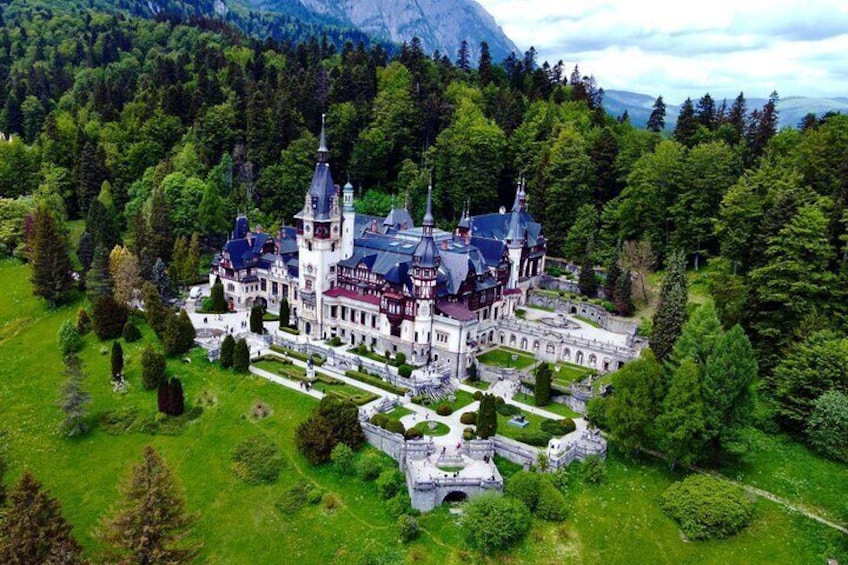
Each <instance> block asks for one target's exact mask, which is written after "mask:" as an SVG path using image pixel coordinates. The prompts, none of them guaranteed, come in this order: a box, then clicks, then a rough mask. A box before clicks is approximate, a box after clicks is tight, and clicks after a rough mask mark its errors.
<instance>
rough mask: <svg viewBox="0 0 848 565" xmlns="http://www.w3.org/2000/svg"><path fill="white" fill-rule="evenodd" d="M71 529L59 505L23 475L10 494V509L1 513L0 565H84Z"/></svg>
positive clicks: (33, 478)
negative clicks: (47, 564)
mask: <svg viewBox="0 0 848 565" xmlns="http://www.w3.org/2000/svg"><path fill="white" fill-rule="evenodd" d="M72 528H73V527H72V526H71V524H69V523H68V522H67V521H66V520H65V519H64V518H63V517H62V510H61V506H60V504H59V501H58V500H56V499H55V498H52V497H51V496H50V495H49V494H48V493H46V492H45V491H44V490H42V485H41V483H40V482H39V481H38V480H37V479H36V478H35V477H33V476H32V474H31V473H30V472H29V471H24V473H23V475H21V478H20V480H19V481H18V482H17V483H16V484H15V486H14V487H13V488H12V490H11V491H10V492H9V506H8V508H6V509H5V511H4V512H0V563H9V564H10V565H11V564H21V565H23V564H28V563H32V564H36V563H49V564H53V563H56V564H58V563H61V564H63V565H75V564H78V563H80V564H81V563H85V561H83V559H82V546H80V544H79V543H77V541H76V540H75V539H74V537H73V536H72V535H71V530H72Z"/></svg>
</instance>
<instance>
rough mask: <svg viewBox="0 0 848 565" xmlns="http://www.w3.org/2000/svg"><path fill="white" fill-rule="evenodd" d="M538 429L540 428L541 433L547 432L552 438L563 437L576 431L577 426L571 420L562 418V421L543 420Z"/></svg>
mask: <svg viewBox="0 0 848 565" xmlns="http://www.w3.org/2000/svg"><path fill="white" fill-rule="evenodd" d="M539 427H540V428H542V431H543V432H547V433H549V434H551V435H554V436H564V435H566V434H570V433H571V432H573V431H574V430H576V429H577V425H576V424H575V423H574V420H572V419H571V418H564V419H562V420H545V421H543V422H542V424H541V426H539Z"/></svg>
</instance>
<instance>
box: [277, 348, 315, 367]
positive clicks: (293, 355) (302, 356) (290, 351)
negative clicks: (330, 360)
mask: <svg viewBox="0 0 848 565" xmlns="http://www.w3.org/2000/svg"><path fill="white" fill-rule="evenodd" d="M270 349H271V351H276V352H277V353H283V354H285V355H288V356H289V357H291V358H292V359H297V360H298V361H303V362H304V363H306V362H307V361H309V355H307V354H306V353H301V352H300V351H295V350H294V349H289V348H288V347H281V346H279V345H272V346H271V347H270ZM324 361H325V360H324V358H323V357H321V356H320V355H317V354H314V353H313V354H312V363H313V364H314V365H315V366H316V367H320V366H321V365H323V364H324Z"/></svg>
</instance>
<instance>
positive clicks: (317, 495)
mask: <svg viewBox="0 0 848 565" xmlns="http://www.w3.org/2000/svg"><path fill="white" fill-rule="evenodd" d="M322 500H324V491H323V490H321V489H320V488H318V487H316V486H315V485H309V488H308V489H307V490H306V502H308V503H309V504H312V505H315V504H318V503H319V502H321V501H322Z"/></svg>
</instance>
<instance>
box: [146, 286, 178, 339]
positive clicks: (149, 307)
mask: <svg viewBox="0 0 848 565" xmlns="http://www.w3.org/2000/svg"><path fill="white" fill-rule="evenodd" d="M141 299H142V301H143V302H144V319H145V320H147V323H148V325H149V326H150V327H151V328H153V331H154V332H156V335H157V337H159V339H162V337H163V336H164V335H165V329H166V327H167V325H168V320H169V319H170V318H171V317H172V316H173V315H174V314H173V312H172V311H171V310H169V309H168V308H166V307H165V305H164V304H162V297H161V296H159V291H158V290H157V289H156V287H155V286H153V284H151V283H144V284H143V285H142V287H141Z"/></svg>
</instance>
